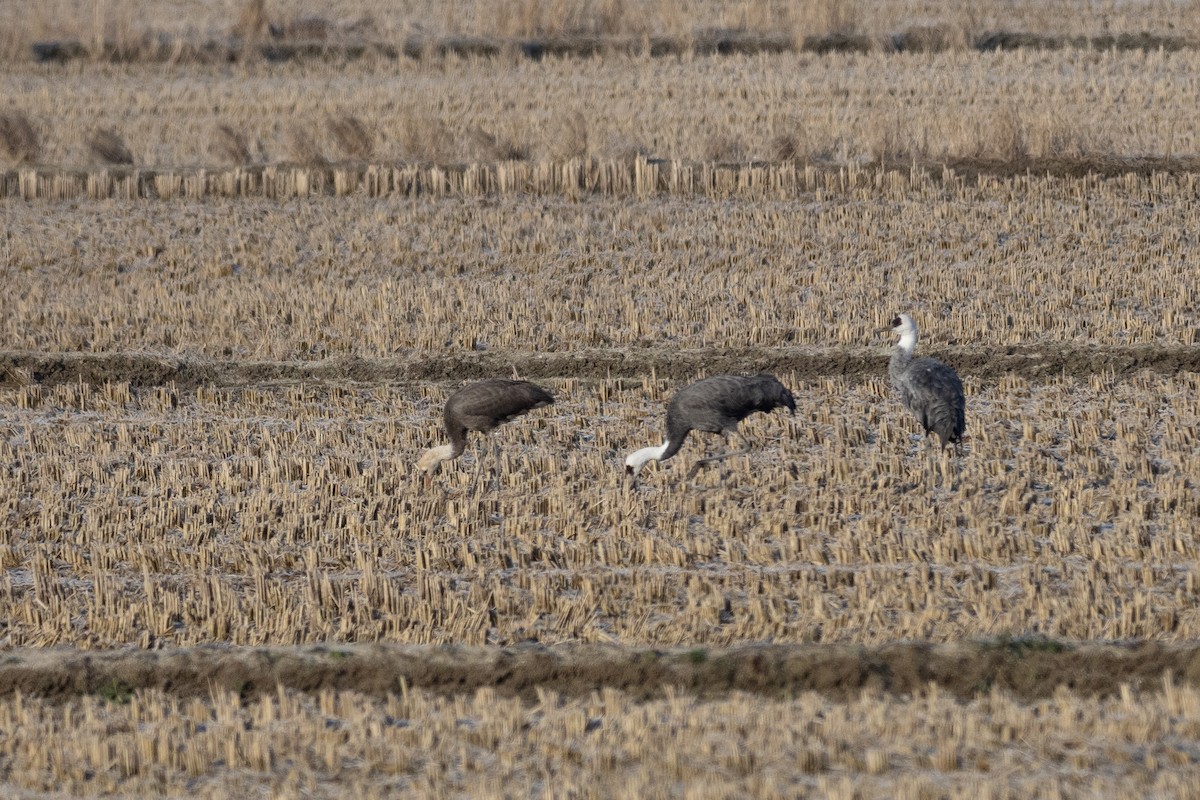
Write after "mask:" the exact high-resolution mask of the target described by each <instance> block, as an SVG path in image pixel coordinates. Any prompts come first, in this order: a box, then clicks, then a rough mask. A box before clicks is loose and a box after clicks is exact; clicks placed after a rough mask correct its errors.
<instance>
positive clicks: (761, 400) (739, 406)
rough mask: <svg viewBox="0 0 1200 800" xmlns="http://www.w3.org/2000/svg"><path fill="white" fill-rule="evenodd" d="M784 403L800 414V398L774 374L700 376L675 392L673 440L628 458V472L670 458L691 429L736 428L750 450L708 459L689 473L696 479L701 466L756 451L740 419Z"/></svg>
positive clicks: (670, 414) (670, 424)
mask: <svg viewBox="0 0 1200 800" xmlns="http://www.w3.org/2000/svg"><path fill="white" fill-rule="evenodd" d="M780 406H783V407H786V408H787V409H788V410H789V411H791V412H792V413H793V414H795V413H796V401H795V399H794V398H793V397H792V393H791V392H789V391H788V390H787V388H786V387H784V385H783V384H782V383H780V382H779V379H778V378H776V377H775V376H774V375H767V374H765V373H764V374H762V375H753V376H742V375H716V376H714V377H712V378H705V379H704V380H700V381H696V382H695V383H693V384H691V385H689V386H685V387H683V388H682V389H680V390H679V391H678V392H676V393H675V396H674V397H672V398H671V402H670V403H668V404H667V440H666V441H665V442H663V443H662V445H661V446H659V447H644V448H642V449H641V450H638V451H636V452H633V453H630V454H629V456H628V457H627V458H626V459H625V471H626V472H627V473H629V474H630V475H632V476H633V477H634V478H635V479H636V478H637V475H638V473H639V472H641V470H642V467H643V466H645V465H646V462H647V461H666V460H667V459H668V458H670V457H671V456H673V455H675V454H676V453H678V452H679V448H681V447H683V441H684V439H686V438H687V435H688V432H689V431H693V430H696V431H706V432H708V433H719V434H722V435H724V436H727V435H728V434H731V433H736V434H737V435H738V437H739V438H740V439H741V440H742V442H743V443H744V444H745V445H746V447H745V449H743V450H738V451H736V452H732V453H725V454H723V455H717V456H710V457H708V458H702V459H700V460H699V461H697V462H696V464H695V466H693V467H692V469H691V470H690V471H689V472H688V477H689V478H691V477H692V476H693V475H695V474H696V471H697V470H699V469H700V467H701V465H703V464H707V463H709V462H710V461H720V460H721V459H725V458H730V457H731V456H740V455H744V454H746V453H749V452H750V442H749V441H747V439H746V437H745V436H743V435H742V434H741V433H740V432H739V431H738V429H737V426H738V423H739V422H741V421H742V420H743V419H745V418H746V417H748V416H750V415H751V414H753V413H754V412H755V411H763V412H768V411H772V410H774V409H776V408H779V407H780Z"/></svg>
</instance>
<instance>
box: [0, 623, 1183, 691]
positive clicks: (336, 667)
mask: <svg viewBox="0 0 1200 800" xmlns="http://www.w3.org/2000/svg"><path fill="white" fill-rule="evenodd" d="M1168 673H1169V674H1170V679H1171V680H1173V681H1175V682H1183V683H1188V684H1192V685H1197V684H1200V646H1197V645H1190V646H1176V645H1165V644H1159V643H1153V642H1147V643H1142V644H1137V645H1128V646H1126V645H1112V644H1107V645H1101V644H1082V645H1070V644H1064V643H1060V642H1055V641H1051V640H1047V639H1037V638H1034V639H1011V640H996V641H987V642H967V643H954V644H941V645H930V644H919V643H916V644H892V645H886V646H883V647H878V648H865V647H859V646H850V645H832V646H831V645H745V646H740V647H734V648H730V649H712V650H709V649H705V648H694V649H682V648H675V649H662V650H659V649H648V648H637V647H632V648H631V647H618V646H609V645H564V646H556V647H546V646H543V645H538V644H528V645H518V646H515V647H504V648H496V647H464V646H457V645H446V646H415V645H382V644H379V645H315V646H314V645H310V646H303V647H260V648H232V647H223V646H215V645H214V646H203V647H196V648H185V649H178V650H165V651H147V650H117V651H102V652H89V651H80V650H38V649H28V650H16V651H12V652H10V653H8V654H7V655H6V656H5V658H4V659H3V663H0V694H9V693H12V692H21V693H22V694H25V695H33V696H38V697H47V698H67V697H72V696H78V695H85V694H98V693H99V694H104V693H114V692H116V693H127V692H130V691H133V690H136V689H149V688H154V689H160V690H162V691H165V692H169V693H176V694H181V695H189V696H190V695H205V694H208V693H211V692H212V691H213V690H214V689H217V690H228V691H235V692H240V693H243V694H255V693H259V692H270V691H274V690H275V689H276V687H278V686H284V687H286V688H290V689H296V690H300V691H319V690H322V689H335V690H354V691H359V692H363V693H367V694H376V695H378V694H386V693H388V692H401V691H403V690H404V689H406V688H421V689H427V690H431V691H435V692H445V693H460V692H473V691H475V690H477V689H481V688H484V687H493V688H495V689H496V690H497V691H498V692H499V693H501V694H503V695H507V696H519V697H521V698H523V699H527V700H533V699H536V696H537V691H538V690H539V689H542V690H550V691H556V692H560V693H563V694H566V695H579V694H586V693H588V692H591V691H593V690H597V689H600V688H603V687H610V688H614V689H619V690H622V691H624V692H627V693H629V694H631V695H633V696H635V697H638V698H649V697H655V696H658V695H660V694H662V693H663V692H664V691H665V690H667V689H668V688H672V687H673V688H678V689H683V690H685V691H689V692H694V693H696V694H700V695H705V696H711V695H720V694H723V693H727V692H732V691H743V692H751V693H756V694H763V695H783V696H789V695H793V694H795V693H797V692H805V691H816V692H821V693H823V694H826V695H829V696H831V697H834V698H838V699H845V698H850V697H853V696H856V695H857V694H858V693H859V692H861V691H863V690H878V691H884V692H892V693H896V694H911V693H914V692H918V691H920V690H922V689H924V688H926V687H927V686H928V685H929V684H931V683H933V684H936V685H938V686H939V688H941V689H942V690H944V691H947V692H949V693H950V694H953V695H954V696H956V697H959V698H961V699H969V698H971V697H973V696H975V695H977V694H979V693H980V692H987V691H989V690H991V689H992V688H998V689H1001V690H1004V691H1006V692H1009V693H1011V694H1013V695H1015V696H1018V697H1021V698H1024V699H1034V698H1039V697H1045V696H1048V695H1050V694H1052V693H1053V692H1054V691H1055V690H1056V689H1058V688H1059V687H1067V688H1068V689H1070V690H1071V691H1073V692H1076V693H1078V694H1082V695H1088V696H1092V695H1100V696H1106V695H1111V694H1114V693H1117V692H1119V691H1120V689H1121V686H1122V685H1123V684H1126V685H1129V686H1131V687H1132V688H1135V689H1146V690H1153V689H1156V688H1160V687H1162V686H1163V685H1164V684H1163V681H1164V676H1166V675H1168Z"/></svg>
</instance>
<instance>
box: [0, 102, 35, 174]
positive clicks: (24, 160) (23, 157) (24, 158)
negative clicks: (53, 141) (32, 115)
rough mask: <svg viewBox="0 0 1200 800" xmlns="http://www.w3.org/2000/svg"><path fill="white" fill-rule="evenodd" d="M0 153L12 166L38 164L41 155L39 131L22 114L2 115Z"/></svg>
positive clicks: (0, 119) (0, 118)
mask: <svg viewBox="0 0 1200 800" xmlns="http://www.w3.org/2000/svg"><path fill="white" fill-rule="evenodd" d="M0 152H3V154H4V157H5V159H6V160H7V161H8V162H9V163H10V164H36V163H37V161H38V158H39V156H40V155H41V144H40V142H39V141H38V135H37V131H36V130H34V127H33V123H31V122H30V121H29V117H27V116H25V115H24V114H22V113H20V112H12V113H8V114H0Z"/></svg>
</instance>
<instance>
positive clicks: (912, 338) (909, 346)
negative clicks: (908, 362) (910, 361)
mask: <svg viewBox="0 0 1200 800" xmlns="http://www.w3.org/2000/svg"><path fill="white" fill-rule="evenodd" d="M896 346H897V347H899V348H900V349H901V350H903V351H904V352H905V353H907V354H908V355H910V356H911V355H912V354H913V350H914V349H916V347H917V332H916V331H915V330H912V329H911V328H910V329H908V330H906V331H903V332H901V334H900V343H899V344H898V345H896Z"/></svg>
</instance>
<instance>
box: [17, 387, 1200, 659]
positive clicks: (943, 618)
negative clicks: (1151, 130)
mask: <svg viewBox="0 0 1200 800" xmlns="http://www.w3.org/2000/svg"><path fill="white" fill-rule="evenodd" d="M782 377H783V378H784V380H785V382H787V383H789V384H790V385H791V386H792V388H793V389H794V390H795V392H796V394H797V397H798V398H799V400H800V402H799V408H798V412H797V415H796V417H795V418H790V417H786V416H782V415H775V416H774V417H771V418H765V417H758V418H754V419H752V420H748V421H747V422H746V423H744V427H745V428H746V430H747V432H748V434H749V435H750V436H751V437H752V438H753V439H754V440H756V441H757V442H758V443H759V444H758V447H757V448H756V453H755V456H754V457H753V459H750V458H740V459H737V460H735V461H733V462H731V466H730V467H729V468H728V469H726V470H725V471H724V472H723V473H721V472H718V471H717V470H715V469H712V470H709V471H706V472H702V473H701V474H700V476H698V477H697V479H696V481H695V483H694V484H689V483H688V482H686V481H685V480H684V474H685V472H686V469H687V465H688V463H689V462H691V461H692V460H694V459H695V458H696V457H698V456H699V454H700V453H701V451H702V448H703V447H704V444H703V441H702V438H698V439H697V440H696V441H693V442H692V443H690V444H689V445H688V446H687V448H686V449H685V451H684V452H683V453H682V454H681V455H680V456H679V457H678V458H677V459H676V460H675V461H672V462H668V463H667V464H666V465H663V466H662V468H661V469H653V470H652V471H649V472H647V473H646V475H645V476H644V477H643V480H642V482H641V485H640V487H639V488H638V489H636V490H630V489H629V488H628V487H627V486H626V485H625V483H624V480H623V478H624V476H623V472H622V469H621V466H620V465H621V459H622V458H623V456H624V454H625V453H627V452H628V451H630V450H633V449H635V448H637V447H641V446H643V445H644V444H646V443H647V442H652V441H659V437H660V436H661V429H662V424H663V423H662V405H661V402H662V399H663V398H665V397H667V396H669V394H670V392H671V390H672V389H673V388H674V385H673V384H671V383H668V382H665V381H655V380H651V379H649V378H647V379H646V380H644V381H582V380H577V379H561V380H555V381H543V382H544V383H547V384H548V385H549V386H550V387H551V388H552V389H553V391H554V392H555V394H556V396H557V397H558V403H557V404H556V405H555V406H553V408H551V409H547V410H545V411H543V412H539V414H538V415H537V418H536V419H534V418H529V419H528V420H524V421H523V422H522V424H520V425H512V426H509V427H508V428H506V429H502V430H501V431H499V432H497V433H495V434H493V439H494V441H495V442H498V443H500V444H501V446H502V455H501V458H500V460H499V462H496V461H494V460H493V459H491V458H490V455H489V456H486V457H483V459H484V460H483V466H484V474H483V477H482V480H480V481H479V482H476V481H475V480H474V477H473V472H474V469H475V462H476V459H477V458H480V457H481V456H480V455H479V454H480V453H485V452H487V450H488V449H490V448H488V447H486V446H485V447H473V448H472V451H471V453H470V454H469V455H468V456H467V457H465V460H464V461H463V462H457V463H455V464H453V465H451V466H449V467H445V468H443V470H442V471H441V472H440V473H439V474H438V475H437V477H436V479H435V481H434V483H433V485H432V486H431V487H429V488H426V487H424V485H423V483H422V480H421V478H420V477H419V476H418V474H416V471H415V470H414V469H413V468H412V462H413V461H414V459H415V457H416V456H417V455H418V454H419V453H420V451H421V450H422V449H423V448H425V447H428V446H430V445H431V444H433V443H434V442H435V441H440V440H441V439H442V437H443V434H442V433H441V432H440V430H439V429H438V420H439V416H440V415H439V410H440V404H441V402H442V401H443V400H444V398H445V396H446V393H447V391H448V390H449V389H451V388H453V384H451V385H437V384H422V385H418V386H402V385H396V386H393V385H381V386H380V385H376V386H371V385H358V386H350V385H345V386H337V385H335V386H283V387H277V388H272V387H270V386H259V387H247V388H244V389H234V390H217V389H199V390H196V391H192V392H179V391H174V390H172V389H171V388H170V387H159V388H153V389H146V390H141V391H133V390H131V389H130V388H129V387H128V386H127V385H109V386H97V387H91V386H88V385H82V386H81V385H78V384H74V385H72V384H63V385H59V386H57V387H54V388H43V387H41V386H39V385H26V386H19V387H14V388H8V389H5V390H3V392H2V394H0V397H2V398H3V399H4V405H3V409H4V412H3V420H2V424H3V431H4V439H3V441H2V442H0V460H2V461H3V463H5V464H7V465H8V476H9V477H8V478H7V479H6V480H5V482H4V486H3V489H2V493H0V509H3V513H4V515H5V531H6V533H5V535H4V538H3V542H2V543H3V547H2V548H0V565H2V566H3V569H4V570H5V572H4V577H3V578H2V579H0V608H2V609H3V612H4V613H3V617H2V618H3V620H4V637H5V641H6V642H8V643H10V644H12V645H51V644H78V645H83V646H88V647H110V646H114V645H119V644H123V643H132V644H137V645H140V646H162V645H168V644H191V643H200V642H207V641H224V642H231V643H234V644H259V643H302V642H315V641H374V640H376V639H383V640H387V641H396V642H413V643H424V642H465V643H474V644H497V643H512V642H518V641H521V640H524V639H527V638H534V639H537V640H539V641H543V642H549V643H554V642H561V641H576V640H578V641H592V642H607V641H612V642H621V643H669V644H687V643H698V644H714V645H715V644H727V643H731V642H737V641H744V640H773V641H781V642H799V641H810V640H811V641H822V642H882V641H888V640H893V639H927V640H935V641H948V640H955V639H961V638H968V637H976V636H986V635H999V634H1003V633H1025V632H1038V633H1042V634H1046V635H1051V636H1056V637H1066V638H1070V639H1124V638H1130V637H1142V638H1158V639H1165V640H1179V639H1188V638H1196V637H1197V636H1200V613H1198V612H1200V605H1198V603H1197V596H1198V592H1200V587H1198V586H1197V581H1198V580H1200V576H1197V574H1196V571H1195V568H1194V564H1195V562H1196V558H1197V555H1198V553H1197V546H1196V540H1195V534H1194V526H1193V524H1192V523H1193V520H1194V519H1195V516H1196V514H1197V513H1198V511H1200V506H1198V501H1197V495H1196V492H1195V486H1196V485H1197V484H1198V483H1200V474H1198V473H1197V467H1196V462H1195V459H1194V458H1192V453H1193V452H1194V450H1195V448H1196V446H1197V439H1198V436H1200V431H1198V427H1197V426H1198V424H1200V418H1198V417H1197V411H1196V408H1195V406H1194V404H1193V403H1192V402H1191V401H1190V398H1192V397H1194V396H1195V394H1196V392H1197V390H1200V383H1198V382H1197V380H1196V377H1195V375H1192V374H1183V375H1179V376H1175V377H1158V376H1152V375H1149V374H1142V375H1140V376H1138V377H1136V378H1135V379H1134V380H1132V381H1128V382H1115V381H1112V380H1110V379H1106V378H1105V377H1103V376H1095V377H1093V378H1091V379H1089V380H1086V381H1076V380H1056V381H1051V382H1048V383H1043V384H1035V385H1031V384H1029V383H1028V382H1026V381H1024V380H1022V379H1018V378H1012V379H1007V380H1004V381H1001V382H999V383H998V384H996V385H991V386H981V385H979V384H978V383H976V382H975V381H973V380H972V379H971V378H970V377H969V376H968V378H967V388H968V395H969V397H970V398H971V413H970V416H969V419H968V426H969V432H970V436H971V438H970V453H969V455H968V456H967V457H965V458H964V459H962V461H961V462H959V463H957V466H952V467H951V473H952V476H951V479H950V480H946V479H944V478H942V477H941V476H940V474H939V473H940V469H939V470H938V471H934V470H931V469H930V468H929V465H928V463H927V458H926V454H924V451H923V450H922V449H921V448H920V446H919V443H918V442H917V441H915V440H914V436H915V432H914V428H915V427H916V426H915V423H914V422H913V421H912V420H911V419H910V418H909V417H908V416H907V415H906V414H905V413H903V412H902V411H901V409H900V408H899V407H898V406H897V404H896V403H895V401H894V400H893V399H892V398H891V397H890V395H889V391H888V389H887V387H886V386H885V384H884V382H883V380H882V379H875V380H868V381H866V382H863V383H858V384H851V383H848V382H847V381H845V380H840V379H833V378H830V379H824V380H816V381H800V380H797V379H796V378H794V377H792V376H787V375H784V376H782ZM489 444H490V442H489ZM493 471H494V472H496V473H498V474H497V476H496V478H495V481H494V483H495V486H494V487H493V480H492V473H493ZM472 490H474V491H472Z"/></svg>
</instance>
